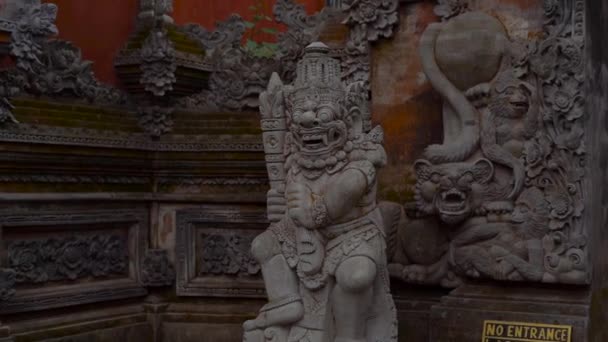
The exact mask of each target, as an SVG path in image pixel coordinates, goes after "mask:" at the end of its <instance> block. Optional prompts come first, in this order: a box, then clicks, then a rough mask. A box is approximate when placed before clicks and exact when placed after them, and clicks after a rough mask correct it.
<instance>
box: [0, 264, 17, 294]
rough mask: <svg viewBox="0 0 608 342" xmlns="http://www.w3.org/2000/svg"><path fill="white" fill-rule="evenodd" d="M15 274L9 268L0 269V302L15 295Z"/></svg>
mask: <svg viewBox="0 0 608 342" xmlns="http://www.w3.org/2000/svg"><path fill="white" fill-rule="evenodd" d="M15 283H16V272H15V271H14V270H12V269H10V268H0V302H2V301H5V300H8V299H9V298H11V297H13V296H14V295H15Z"/></svg>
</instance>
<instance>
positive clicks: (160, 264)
mask: <svg viewBox="0 0 608 342" xmlns="http://www.w3.org/2000/svg"><path fill="white" fill-rule="evenodd" d="M141 281H142V283H143V284H144V286H149V287H160V286H171V285H172V284H173V282H174V281H175V268H174V267H173V264H172V263H171V261H170V260H169V256H168V254H167V251H166V250H164V249H150V250H148V251H147V252H146V257H145V258H144V261H143V263H142V271H141Z"/></svg>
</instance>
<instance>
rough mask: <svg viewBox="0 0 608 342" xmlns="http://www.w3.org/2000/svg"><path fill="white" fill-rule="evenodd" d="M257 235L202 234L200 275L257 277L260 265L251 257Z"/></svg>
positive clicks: (233, 233)
mask: <svg viewBox="0 0 608 342" xmlns="http://www.w3.org/2000/svg"><path fill="white" fill-rule="evenodd" d="M254 237H255V234H249V235H242V234H238V233H235V232H224V233H208V232H205V231H203V232H201V233H200V237H199V238H200V241H201V246H200V248H201V251H200V261H199V263H198V272H199V275H202V276H204V275H207V274H213V275H222V274H226V275H232V276H237V275H238V276H243V275H244V276H255V275H257V274H259V272H260V265H259V264H258V263H257V262H256V261H255V259H254V258H253V257H252V256H251V252H250V250H251V242H252V241H253V238H254Z"/></svg>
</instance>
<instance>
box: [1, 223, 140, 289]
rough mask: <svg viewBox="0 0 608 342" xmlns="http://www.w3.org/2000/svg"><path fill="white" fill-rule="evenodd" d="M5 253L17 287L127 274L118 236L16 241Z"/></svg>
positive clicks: (123, 248) (122, 241) (126, 256)
mask: <svg viewBox="0 0 608 342" xmlns="http://www.w3.org/2000/svg"><path fill="white" fill-rule="evenodd" d="M7 250H8V264H9V267H11V268H12V269H13V270H15V272H16V275H15V279H16V282H17V284H21V283H46V282H50V281H61V280H76V279H79V278H84V277H94V278H104V277H111V276H113V275H114V276H115V275H118V276H125V275H128V274H127V271H128V261H129V254H128V250H127V242H126V240H125V237H124V236H120V235H112V234H97V235H92V236H83V235H72V236H69V237H63V238H44V239H33V240H30V239H28V240H17V241H11V242H10V243H9V244H8V246H7Z"/></svg>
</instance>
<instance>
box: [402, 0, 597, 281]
mask: <svg viewBox="0 0 608 342" xmlns="http://www.w3.org/2000/svg"><path fill="white" fill-rule="evenodd" d="M463 4H464V2H462V3H461V2H458V1H443V2H441V3H440V4H439V5H437V7H436V11H437V12H438V13H439V14H441V15H442V16H443V19H445V20H444V21H443V22H441V23H433V24H430V25H429V26H428V28H427V29H426V31H425V32H424V34H423V36H422V39H421V43H420V55H421V58H422V64H423V69H424V72H425V74H426V76H427V77H428V79H429V81H430V83H431V84H432V86H433V88H434V89H435V90H436V91H437V92H438V93H439V94H440V95H441V96H442V98H443V100H444V105H443V122H444V125H443V126H444V141H443V143H442V144H439V145H431V146H428V147H427V149H426V150H425V152H424V158H425V159H422V160H419V161H417V162H416V163H415V165H414V169H415V173H416V177H417V183H416V194H415V206H416V209H415V210H414V211H413V212H412V213H410V214H411V215H410V216H411V217H410V219H407V218H403V220H404V222H403V223H402V224H401V225H400V228H399V229H400V230H401V232H398V233H397V234H396V235H395V238H396V239H397V240H398V241H397V244H398V245H399V246H400V247H398V249H400V250H398V251H397V252H396V253H397V254H396V255H395V256H394V257H393V261H394V262H392V263H391V265H390V270H391V273H392V274H393V276H395V277H399V278H401V279H403V280H405V281H407V282H412V283H422V284H441V285H442V286H445V287H457V286H459V285H461V284H462V283H463V281H465V280H466V279H467V278H468V279H492V280H498V281H524V282H544V283H565V284H588V283H589V281H590V270H591V268H590V263H589V260H588V253H589V250H588V242H589V240H588V231H589V230H590V229H591V225H584V224H583V216H584V215H583V212H584V210H585V201H584V194H585V191H586V188H585V186H586V184H587V183H586V182H587V180H588V179H589V178H588V174H587V171H586V167H585V159H586V155H587V153H586V147H585V143H584V140H585V136H586V135H588V134H589V132H590V131H592V130H593V129H590V128H588V129H587V131H586V130H585V128H584V123H585V120H587V119H588V117H589V115H590V113H586V112H585V108H584V97H585V93H584V91H585V88H584V85H583V78H582V77H580V75H581V74H582V73H583V71H584V62H583V51H584V38H585V36H584V30H582V26H583V25H584V15H585V8H584V6H583V5H582V2H580V1H576V0H573V1H565V2H562V3H557V2H554V3H551V5H550V6H549V5H547V6H545V8H544V9H545V16H546V18H547V20H546V22H545V35H544V36H542V37H540V38H538V39H534V38H527V39H522V38H515V37H510V35H509V32H507V30H506V28H505V26H504V25H503V24H502V23H501V21H500V20H499V19H497V18H496V17H494V16H491V15H489V14H486V13H483V12H479V11H475V9H474V8H471V7H469V6H461V5H463ZM421 250H426V251H436V253H430V252H426V253H421V252H419V251H421Z"/></svg>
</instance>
